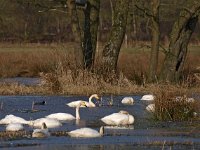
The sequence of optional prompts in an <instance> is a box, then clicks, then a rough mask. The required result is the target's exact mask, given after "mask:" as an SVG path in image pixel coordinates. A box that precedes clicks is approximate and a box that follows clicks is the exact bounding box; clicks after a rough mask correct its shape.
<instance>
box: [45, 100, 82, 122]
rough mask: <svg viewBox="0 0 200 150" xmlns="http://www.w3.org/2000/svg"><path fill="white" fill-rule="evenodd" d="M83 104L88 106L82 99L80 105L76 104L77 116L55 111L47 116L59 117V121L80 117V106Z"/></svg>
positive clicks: (51, 117)
mask: <svg viewBox="0 0 200 150" xmlns="http://www.w3.org/2000/svg"><path fill="white" fill-rule="evenodd" d="M81 106H86V104H85V102H82V101H80V103H79V105H77V106H76V117H74V116H73V115H71V114H68V113H54V114H50V115H48V116H46V118H50V119H57V120H59V121H66V120H74V119H80V113H79V108H80V107H81Z"/></svg>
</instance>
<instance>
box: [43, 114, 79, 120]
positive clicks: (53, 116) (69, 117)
mask: <svg viewBox="0 0 200 150" xmlns="http://www.w3.org/2000/svg"><path fill="white" fill-rule="evenodd" d="M46 118H51V119H57V120H60V121H63V120H74V119H76V118H75V117H74V116H73V115H71V114H68V113H55V114H50V115H48V116H46Z"/></svg>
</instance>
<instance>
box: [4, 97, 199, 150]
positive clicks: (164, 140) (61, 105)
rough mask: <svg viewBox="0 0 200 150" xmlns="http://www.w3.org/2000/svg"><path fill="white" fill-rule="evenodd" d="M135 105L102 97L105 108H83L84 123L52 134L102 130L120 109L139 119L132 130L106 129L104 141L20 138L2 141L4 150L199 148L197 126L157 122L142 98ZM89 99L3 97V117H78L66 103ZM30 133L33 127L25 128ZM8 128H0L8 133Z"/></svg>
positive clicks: (82, 121)
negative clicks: (68, 114)
mask: <svg viewBox="0 0 200 150" xmlns="http://www.w3.org/2000/svg"><path fill="white" fill-rule="evenodd" d="M132 97H133V98H134V99H135V100H136V103H135V104H134V105H123V104H121V99H122V98H123V96H118V97H113V99H114V101H113V106H109V105H108V102H109V101H110V96H104V97H102V100H103V105H102V106H100V107H95V108H81V109H80V116H81V121H80V122H79V123H78V124H77V123H76V122H75V121H70V122H64V123H63V124H62V126H61V127H59V128H53V129H50V132H52V133H56V132H58V131H71V130H74V129H77V128H81V127H90V128H93V129H97V130H99V128H100V126H102V125H105V124H104V123H103V122H101V121H100V118H102V117H104V116H106V115H109V114H111V113H114V112H118V111H120V110H126V111H128V112H129V113H130V114H132V115H133V116H134V117H135V123H134V124H133V125H131V126H129V127H123V128H110V127H108V126H105V134H104V136H103V137H100V138H92V139H83V138H71V137H69V136H67V134H66V135H64V136H51V137H49V138H45V139H36V138H31V137H30V136H28V137H22V138H17V139H12V138H6V139H5V138H1V142H0V148H3V149H5V148H10V149H22V148H24V149H30V150H31V149H66V148H67V149H79V148H80V149H93V148H95V149H132V148H138V149H140V148H145V147H148V148H150V149H155V148H157V149H161V148H163V147H164V148H166V149H168V148H169V147H172V148H175V149H183V148H187V149H188V148H189V149H199V148H200V136H199V133H200V130H199V129H197V128H196V127H193V124H195V123H175V122H174V123H172V122H159V123H158V122H154V121H153V120H152V115H151V114H150V113H149V112H147V111H146V110H145V107H146V105H147V104H146V103H144V102H142V101H140V98H141V96H132ZM79 99H83V100H87V99H88V98H87V97H77V96H1V97H0V102H3V108H2V110H1V113H0V118H3V117H5V115H8V114H14V115H16V116H20V117H22V118H24V119H26V120H31V119H37V118H41V117H44V116H46V115H49V114H52V113H57V112H65V113H70V114H73V115H75V109H74V108H70V107H68V106H66V105H65V104H66V103H68V102H70V101H74V100H79ZM33 101H35V102H42V101H46V105H36V106H35V109H36V110H39V111H37V112H31V111H29V110H31V107H32V102H33ZM25 129H26V131H30V132H32V130H33V128H32V127H29V126H25ZM4 130H5V126H4V125H1V126H0V131H4Z"/></svg>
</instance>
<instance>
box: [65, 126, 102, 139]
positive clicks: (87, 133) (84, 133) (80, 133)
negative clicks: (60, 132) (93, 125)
mask: <svg viewBox="0 0 200 150" xmlns="http://www.w3.org/2000/svg"><path fill="white" fill-rule="evenodd" d="M68 134H69V135H70V136H71V137H86V138H89V137H100V136H101V135H100V133H99V132H98V131H96V130H94V129H90V128H81V129H76V130H74V131H70V132H69V133H68Z"/></svg>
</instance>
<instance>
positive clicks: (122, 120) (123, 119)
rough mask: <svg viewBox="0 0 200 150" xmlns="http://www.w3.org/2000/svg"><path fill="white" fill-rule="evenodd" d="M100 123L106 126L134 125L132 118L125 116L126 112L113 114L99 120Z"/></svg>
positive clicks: (128, 115)
mask: <svg viewBox="0 0 200 150" xmlns="http://www.w3.org/2000/svg"><path fill="white" fill-rule="evenodd" d="M101 121H103V122H104V123H106V124H107V125H114V126H116V125H117V126H119V125H129V124H133V123H134V117H133V116H132V115H130V114H127V111H120V112H118V113H113V114H111V115H108V116H105V117H103V118H101Z"/></svg>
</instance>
